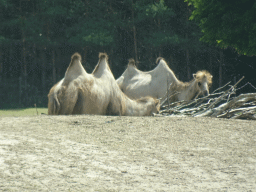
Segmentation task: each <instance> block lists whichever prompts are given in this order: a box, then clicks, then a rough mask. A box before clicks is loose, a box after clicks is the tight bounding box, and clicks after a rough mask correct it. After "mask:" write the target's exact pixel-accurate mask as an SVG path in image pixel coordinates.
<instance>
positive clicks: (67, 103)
mask: <svg viewBox="0 0 256 192" xmlns="http://www.w3.org/2000/svg"><path fill="white" fill-rule="evenodd" d="M159 109H160V102H159V100H157V99H154V98H153V97H144V98H141V99H137V100H132V99H130V98H128V97H127V96H126V95H125V94H124V93H123V92H122V91H121V89H120V88H119V86H118V85H117V83H116V81H115V78H114V76H113V74H112V72H111V70H110V68H109V65H108V56H107V55H106V54H105V53H100V54H99V62H98V64H97V65H96V67H95V69H94V71H93V72H92V74H88V73H87V72H86V71H85V69H84V68H83V66H82V64H81V56H80V55H79V54H78V53H75V54H74V55H73V56H72V57H71V62H70V64H69V67H68V69H67V71H66V73H65V77H64V78H63V79H62V80H61V81H59V82H58V83H57V84H55V85H54V86H53V87H52V88H51V90H50V92H49V94H48V114H49V115H71V114H97V115H129V116H149V115H152V114H153V113H157V112H158V111H159Z"/></svg>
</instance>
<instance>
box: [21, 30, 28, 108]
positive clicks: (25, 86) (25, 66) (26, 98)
mask: <svg viewBox="0 0 256 192" xmlns="http://www.w3.org/2000/svg"><path fill="white" fill-rule="evenodd" d="M22 59H23V78H22V79H23V81H24V89H23V93H24V99H25V102H24V103H25V106H27V104H28V93H27V87H28V86H27V60H26V45H25V36H24V33H23V43H22Z"/></svg>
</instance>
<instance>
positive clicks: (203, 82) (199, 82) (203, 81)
mask: <svg viewBox="0 0 256 192" xmlns="http://www.w3.org/2000/svg"><path fill="white" fill-rule="evenodd" d="M193 77H194V80H195V81H196V86H197V89H198V90H199V95H200V94H202V95H204V96H208V95H209V88H210V87H211V85H212V75H211V74H210V73H209V72H208V71H206V70H203V71H198V72H197V73H196V74H193Z"/></svg>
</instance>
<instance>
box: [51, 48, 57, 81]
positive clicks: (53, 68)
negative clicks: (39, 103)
mask: <svg viewBox="0 0 256 192" xmlns="http://www.w3.org/2000/svg"><path fill="white" fill-rule="evenodd" d="M52 81H53V84H55V83H56V67H55V51H54V49H52Z"/></svg>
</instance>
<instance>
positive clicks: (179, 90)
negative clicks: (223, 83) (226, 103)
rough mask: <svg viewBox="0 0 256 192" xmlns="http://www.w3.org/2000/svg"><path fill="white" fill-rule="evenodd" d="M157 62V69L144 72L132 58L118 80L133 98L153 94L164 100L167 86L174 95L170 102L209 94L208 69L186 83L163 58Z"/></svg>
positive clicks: (126, 92) (194, 75) (152, 95)
mask: <svg viewBox="0 0 256 192" xmlns="http://www.w3.org/2000/svg"><path fill="white" fill-rule="evenodd" d="M156 63H157V66H156V68H155V69H153V70H152V71H148V72H143V71H140V70H139V69H137V68H136V66H135V62H134V60H133V59H130V60H129V63H128V66H127V68H126V70H125V71H124V73H123V74H122V75H121V76H120V77H119V78H118V79H117V80H116V82H117V84H118V85H119V87H120V88H121V90H122V91H123V92H124V93H125V94H126V95H127V96H128V97H130V98H132V99H135V98H140V97H145V96H151V97H155V98H158V99H160V100H161V102H163V101H164V100H165V99H166V97H167V86H168V95H173V96H172V97H171V98H170V102H176V101H182V100H184V101H189V100H192V99H193V98H195V97H198V96H199V95H209V87H210V86H211V84H212V75H211V74H210V73H209V72H208V71H206V70H203V71H198V72H197V73H196V74H193V79H192V80H191V81H190V82H185V83H184V82H182V81H180V80H178V79H177V77H176V76H175V74H174V72H173V71H172V70H171V69H170V68H169V67H168V65H167V63H166V61H165V60H164V59H163V58H161V57H159V58H157V61H156Z"/></svg>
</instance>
